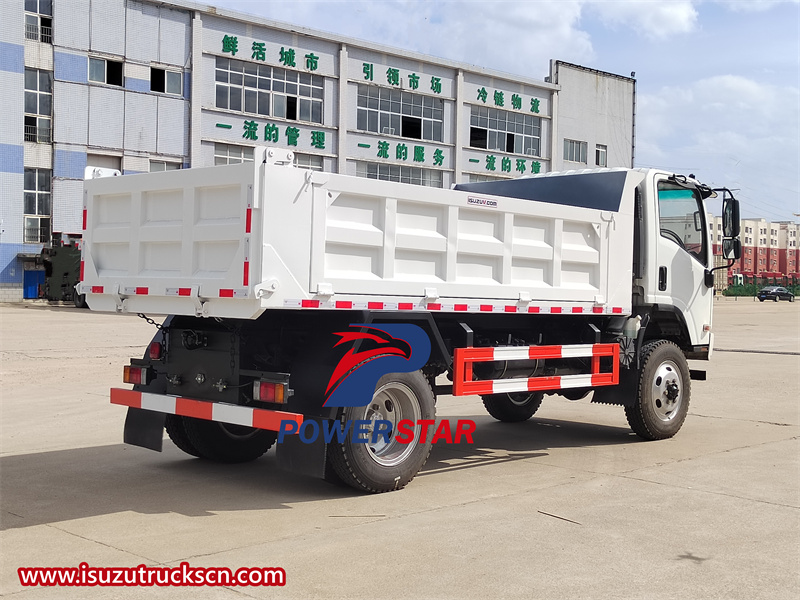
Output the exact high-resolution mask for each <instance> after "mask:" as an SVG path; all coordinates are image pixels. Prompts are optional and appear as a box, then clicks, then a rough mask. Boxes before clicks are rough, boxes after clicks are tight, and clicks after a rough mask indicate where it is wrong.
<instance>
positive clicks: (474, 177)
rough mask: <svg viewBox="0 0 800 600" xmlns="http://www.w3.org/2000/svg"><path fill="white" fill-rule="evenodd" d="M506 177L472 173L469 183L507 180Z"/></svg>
mask: <svg viewBox="0 0 800 600" xmlns="http://www.w3.org/2000/svg"><path fill="white" fill-rule="evenodd" d="M506 179H507V178H506V177H493V176H491V175H479V174H477V173H470V174H469V178H468V179H467V181H468V182H469V183H483V182H484V181H505V180H506Z"/></svg>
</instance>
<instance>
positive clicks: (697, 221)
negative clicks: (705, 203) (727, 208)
mask: <svg viewBox="0 0 800 600" xmlns="http://www.w3.org/2000/svg"><path fill="white" fill-rule="evenodd" d="M694 230H695V231H703V219H702V217H701V216H700V211H699V210H696V211H694Z"/></svg>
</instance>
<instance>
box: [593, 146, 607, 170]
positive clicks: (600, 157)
mask: <svg viewBox="0 0 800 600" xmlns="http://www.w3.org/2000/svg"><path fill="white" fill-rule="evenodd" d="M594 164H596V165H597V166H598V167H607V166H608V146H603V145H602V144H597V145H596V146H595V147H594Z"/></svg>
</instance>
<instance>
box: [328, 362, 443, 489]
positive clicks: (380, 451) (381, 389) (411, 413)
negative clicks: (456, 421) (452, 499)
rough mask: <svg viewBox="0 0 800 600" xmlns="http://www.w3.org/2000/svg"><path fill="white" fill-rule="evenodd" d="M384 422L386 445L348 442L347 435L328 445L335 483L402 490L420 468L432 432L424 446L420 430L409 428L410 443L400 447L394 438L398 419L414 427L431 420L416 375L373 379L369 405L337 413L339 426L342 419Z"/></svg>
mask: <svg viewBox="0 0 800 600" xmlns="http://www.w3.org/2000/svg"><path fill="white" fill-rule="evenodd" d="M358 419H363V420H368V421H373V420H375V419H385V420H388V421H391V422H392V424H393V425H392V431H391V434H390V436H389V443H385V441H384V440H383V439H382V438H379V439H378V440H377V443H375V444H373V443H372V442H371V439H370V440H368V442H369V443H366V444H364V443H358V442H353V439H352V436H351V435H350V433H349V432H348V435H347V438H346V439H345V441H344V442H343V443H341V444H340V443H338V442H332V443H331V444H329V445H328V458H329V461H330V465H331V466H332V467H333V469H334V471H335V472H336V474H337V475H338V476H339V478H340V479H341V480H342V481H344V482H345V483H347V484H348V485H350V486H352V487H354V488H356V489H357V490H362V491H367V492H372V493H380V492H389V491H392V490H399V489H402V488H404V487H405V486H406V485H408V483H409V482H410V481H411V480H412V479H414V477H415V476H416V475H417V473H419V471H420V469H422V467H423V466H424V465H425V462H426V461H427V460H428V456H429V455H430V453H431V446H432V438H433V434H434V431H435V430H434V428H433V427H430V428H429V429H428V435H427V436H426V439H425V442H424V443H422V442H420V435H419V434H420V428H419V426H415V428H414V439H413V440H412V441H411V442H410V443H408V444H401V443H400V442H398V441H397V440H396V438H395V436H396V426H397V423H398V422H399V421H400V420H403V419H408V420H411V421H413V422H414V423H416V422H417V421H418V420H420V419H434V420H435V419H436V407H435V403H434V398H433V392H432V391H431V387H430V385H429V384H428V380H427V379H425V376H424V375H423V374H422V372H420V371H415V372H413V373H389V374H387V375H384V376H383V377H381V378H380V380H378V384H377V385H376V386H375V393H374V394H373V397H372V402H371V403H370V404H369V405H367V406H351V407H347V408H344V409H342V411H341V412H340V415H339V426H340V427H344V426H345V423H346V422H347V421H348V420H352V421H355V420H358Z"/></svg>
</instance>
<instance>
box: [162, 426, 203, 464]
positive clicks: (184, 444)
mask: <svg viewBox="0 0 800 600" xmlns="http://www.w3.org/2000/svg"><path fill="white" fill-rule="evenodd" d="M184 418H185V417H181V416H179V415H167V418H166V420H165V421H164V428H165V429H166V430H167V435H168V436H169V439H171V440H172V443H173V444H175V445H176V446H177V447H178V449H179V450H183V451H184V452H186V454H189V455H191V456H196V457H197V458H200V452H199V451H198V450H197V448H195V447H194V444H192V443H191V442H190V441H189V436H188V435H186V428H185V427H184V426H183V419H184Z"/></svg>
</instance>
